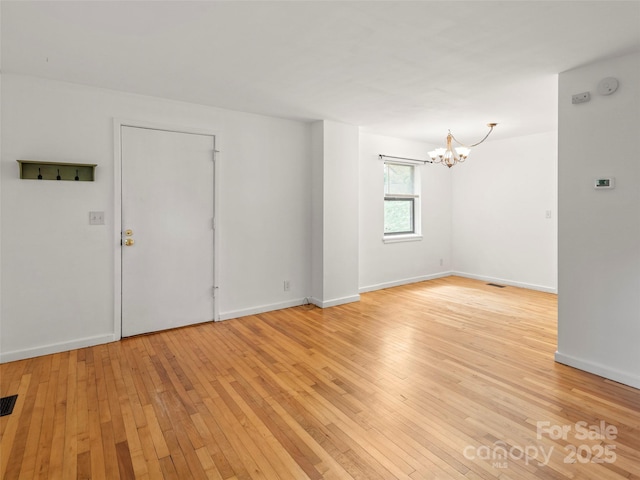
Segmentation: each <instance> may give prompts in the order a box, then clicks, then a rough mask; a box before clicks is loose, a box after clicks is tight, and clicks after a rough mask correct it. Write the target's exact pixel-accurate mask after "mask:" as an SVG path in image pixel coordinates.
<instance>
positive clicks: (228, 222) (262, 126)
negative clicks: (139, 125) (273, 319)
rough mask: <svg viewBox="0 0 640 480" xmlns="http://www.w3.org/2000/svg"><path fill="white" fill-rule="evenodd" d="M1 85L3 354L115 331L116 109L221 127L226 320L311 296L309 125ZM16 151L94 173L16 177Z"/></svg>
mask: <svg viewBox="0 0 640 480" xmlns="http://www.w3.org/2000/svg"><path fill="white" fill-rule="evenodd" d="M1 88H2V92H1V93H2V127H3V128H2V134H3V137H2V160H1V162H2V163H1V172H2V177H1V185H0V186H1V188H2V191H1V205H2V243H1V245H2V256H1V259H2V310H1V317H0V318H1V320H0V321H1V325H0V328H1V331H2V338H1V340H0V352H1V354H2V356H1V359H2V360H3V361H7V360H12V359H16V358H23V357H26V356H33V355H37V354H43V353H49V352H52V351H61V350H65V349H70V348H75V347H79V346H83V345H89V344H95V343H100V342H105V341H110V340H113V333H114V259H115V254H116V252H118V250H119V248H120V247H119V245H118V246H116V245H115V238H116V232H117V231H118V230H119V226H115V225H114V224H113V217H114V211H113V208H114V198H113V178H114V152H113V142H114V137H113V118H114V117H119V118H127V119H133V120H142V121H146V122H155V123H162V124H168V125H172V126H181V127H193V128H198V129H209V130H213V131H216V132H218V133H219V135H218V138H217V140H218V141H219V143H218V144H217V145H218V146H219V148H220V149H221V156H220V164H219V175H220V179H221V181H220V192H219V200H220V205H219V209H220V212H219V213H220V218H218V228H219V229H220V252H221V256H220V258H219V275H220V278H219V285H220V290H219V302H220V304H219V312H220V317H221V318H231V317H234V316H240V315H242V314H246V313H251V312H255V311H261V310H267V309H273V308H278V307H283V306H287V305H292V304H298V303H301V302H302V301H303V299H304V297H306V296H308V295H309V291H310V278H311V273H310V262H309V260H308V259H309V257H310V252H311V247H310V243H311V238H310V237H311V220H310V218H311V195H310V189H311V173H310V169H311V164H310V126H309V125H308V124H304V123H301V122H295V121H288V120H282V119H275V118H269V117H264V116H258V115H251V114H245V113H239V112H232V111H227V110H222V109H217V108H209V107H204V106H198V105H192V104H186V103H180V102H174V101H169V100H162V99H158V98H151V97H144V96H138V95H131V94H125V93H119V92H113V91H107V90H100V89H95V88H90V87H83V86H78V85H72V84H65V83H59V82H54V81H49V80H44V79H37V78H31V77H22V76H14V75H6V74H5V75H3V78H2V84H1ZM17 159H37V160H43V161H66V162H85V163H97V164H98V167H97V181H96V182H94V183H90V182H81V183H75V182H50V181H46V182H38V181H30V180H20V179H19V178H18V164H17V163H16V160H17ZM178 167H179V166H176V168H178ZM94 210H103V211H105V212H106V225H105V226H97V227H96V226H89V224H88V212H89V211H94ZM283 280H289V281H290V282H291V291H289V292H285V291H284V289H283Z"/></svg>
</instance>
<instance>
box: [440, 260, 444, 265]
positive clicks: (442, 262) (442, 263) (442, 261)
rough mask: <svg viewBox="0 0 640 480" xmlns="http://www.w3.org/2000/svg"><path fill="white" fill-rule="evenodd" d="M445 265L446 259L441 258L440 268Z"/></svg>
mask: <svg viewBox="0 0 640 480" xmlns="http://www.w3.org/2000/svg"><path fill="white" fill-rule="evenodd" d="M443 265H444V258H441V259H440V266H443Z"/></svg>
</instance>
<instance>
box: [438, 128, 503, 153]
mask: <svg viewBox="0 0 640 480" xmlns="http://www.w3.org/2000/svg"><path fill="white" fill-rule="evenodd" d="M496 125H497V123H490V124H488V125H487V126H488V127H489V133H487V134H486V135H485V136H484V138H483V139H482V140H480V141H479V142H478V143H474V144H473V145H465V144H464V143H462V142H461V141H459V140H458V139H457V138H456V137H454V136H453V133H451V130H449V134H450V135H451V138H453V139H454V140H455V142H456V143H457V144H458V145H462V146H463V147H466V148H473V147H475V146H478V145H480V144H481V143H482V142H484V141H485V140H486V139H487V138H488V137H489V135H491V132H493V128H494V127H495V126H496Z"/></svg>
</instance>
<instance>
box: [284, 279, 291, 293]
mask: <svg viewBox="0 0 640 480" xmlns="http://www.w3.org/2000/svg"><path fill="white" fill-rule="evenodd" d="M290 287H291V285H290V284H289V280H285V281H284V291H285V292H288V291H289V288H290Z"/></svg>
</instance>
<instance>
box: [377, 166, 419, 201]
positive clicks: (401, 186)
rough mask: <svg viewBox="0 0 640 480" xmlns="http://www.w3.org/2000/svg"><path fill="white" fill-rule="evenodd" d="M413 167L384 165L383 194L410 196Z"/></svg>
mask: <svg viewBox="0 0 640 480" xmlns="http://www.w3.org/2000/svg"><path fill="white" fill-rule="evenodd" d="M413 168H414V167H413V166H411V165H395V164H393V163H387V164H385V168H384V193H385V194H394V193H395V194H398V193H399V194H412V193H414V191H413Z"/></svg>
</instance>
